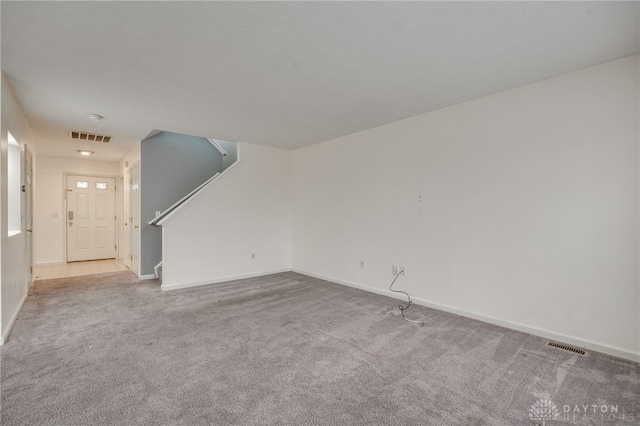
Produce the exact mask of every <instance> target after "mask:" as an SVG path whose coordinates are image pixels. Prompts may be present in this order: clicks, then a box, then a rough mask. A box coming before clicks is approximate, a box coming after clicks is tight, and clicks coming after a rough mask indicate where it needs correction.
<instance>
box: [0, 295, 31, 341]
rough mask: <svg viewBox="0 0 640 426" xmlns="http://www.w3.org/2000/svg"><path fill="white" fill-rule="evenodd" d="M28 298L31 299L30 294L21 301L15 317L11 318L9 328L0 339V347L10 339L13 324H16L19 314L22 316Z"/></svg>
mask: <svg viewBox="0 0 640 426" xmlns="http://www.w3.org/2000/svg"><path fill="white" fill-rule="evenodd" d="M27 297H29V293H28V292H27V293H25V295H24V296H23V297H22V300H20V303H19V304H18V307H17V308H16V311H15V312H14V313H13V315H12V316H11V319H10V320H9V324H7V328H5V329H4V330H3V331H2V337H1V338H0V345H4V342H6V341H7V340H8V339H9V333H11V329H12V328H13V324H15V322H16V320H17V319H18V314H20V311H21V310H22V307H23V306H24V303H25V302H26V301H27Z"/></svg>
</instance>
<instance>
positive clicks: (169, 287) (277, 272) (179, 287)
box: [160, 268, 291, 291]
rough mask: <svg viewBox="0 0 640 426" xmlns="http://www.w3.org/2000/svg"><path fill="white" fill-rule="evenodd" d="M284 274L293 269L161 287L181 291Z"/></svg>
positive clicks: (164, 289)
mask: <svg viewBox="0 0 640 426" xmlns="http://www.w3.org/2000/svg"><path fill="white" fill-rule="evenodd" d="M282 272H291V268H284V269H273V270H270V271H262V272H256V273H252V274H243V275H233V276H228V277H222V278H214V279H210V280H203V281H191V282H183V283H177V284H169V285H167V284H165V283H162V286H161V287H160V289H162V290H163V291H170V290H179V289H182V288H190V287H199V286H202V285H209V284H216V283H223V282H226V281H234V280H244V279H247V278H255V277H262V276H264V275H271V274H280V273H282Z"/></svg>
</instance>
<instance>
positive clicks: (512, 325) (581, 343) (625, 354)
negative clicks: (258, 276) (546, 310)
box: [292, 268, 640, 362]
mask: <svg viewBox="0 0 640 426" xmlns="http://www.w3.org/2000/svg"><path fill="white" fill-rule="evenodd" d="M292 271H293V272H297V273H299V274H303V275H308V276H310V277H314V278H320V279H322V280H326V281H331V282H334V283H336V284H342V285H346V286H348V287H353V288H357V289H360V290H364V291H367V292H370V293H375V294H380V295H383V296H388V297H392V298H394V299H402V300H404V299H403V298H402V297H401V296H400V295H398V294H396V293H394V292H392V291H391V290H380V289H377V288H374V287H369V286H365V285H361V284H356V283H352V282H348V281H344V280H341V279H338V278H335V277H329V276H325V275H322V274H316V273H313V272H309V271H303V270H301V269H296V268H293V269H292ZM411 300H413V302H414V303H415V304H417V305H422V306H426V307H428V308H433V309H437V310H440V311H445V312H450V313H452V314H456V315H460V316H463V317H467V318H471V319H475V320H478V321H482V322H486V323H489V324H494V325H499V326H501V327H505V328H509V329H511V330H516V331H521V332H523V333H528V334H532V335H534V336H539V337H543V338H545V339H549V340H556V341H559V342H563V343H568V344H570V345H574V346H578V347H581V348H585V349H589V350H592V351H596V352H601V353H604V354H607V355H613V356H615V357H618V358H624V359H628V360H630V361H635V362H640V353H636V352H630V351H628V350H626V349H622V348H618V347H615V346H610V345H605V344H602V343H598V342H594V341H591V340H588V339H582V338H579V337H575V336H570V335H566V334H563V333H557V332H554V331H551V330H545V329H541V328H537V327H533V326H529V325H525V324H520V323H517V322H513V321H506V320H501V319H499V318H494V317H490V316H487V315H483V314H479V313H476V312H469V311H465V310H462V309H458V308H456V307H453V306H449V305H444V304H441V303H436V302H431V301H429V300H425V299H420V298H416V297H411Z"/></svg>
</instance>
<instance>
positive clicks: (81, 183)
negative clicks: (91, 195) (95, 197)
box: [76, 180, 89, 189]
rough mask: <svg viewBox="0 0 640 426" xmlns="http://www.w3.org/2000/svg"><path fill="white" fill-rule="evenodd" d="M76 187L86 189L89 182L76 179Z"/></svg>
mask: <svg viewBox="0 0 640 426" xmlns="http://www.w3.org/2000/svg"><path fill="white" fill-rule="evenodd" d="M76 188H80V189H87V188H89V182H84V181H81V180H79V181H77V182H76Z"/></svg>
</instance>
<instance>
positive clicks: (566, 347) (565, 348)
mask: <svg viewBox="0 0 640 426" xmlns="http://www.w3.org/2000/svg"><path fill="white" fill-rule="evenodd" d="M546 345H547V346H551V347H552V348H557V349H562V350H563V351H566V352H570V353H572V354H576V355H581V356H588V355H589V352H587V351H584V350H582V349H579V348H574V347H573V346H569V345H565V344H564V343H558V342H546Z"/></svg>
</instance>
